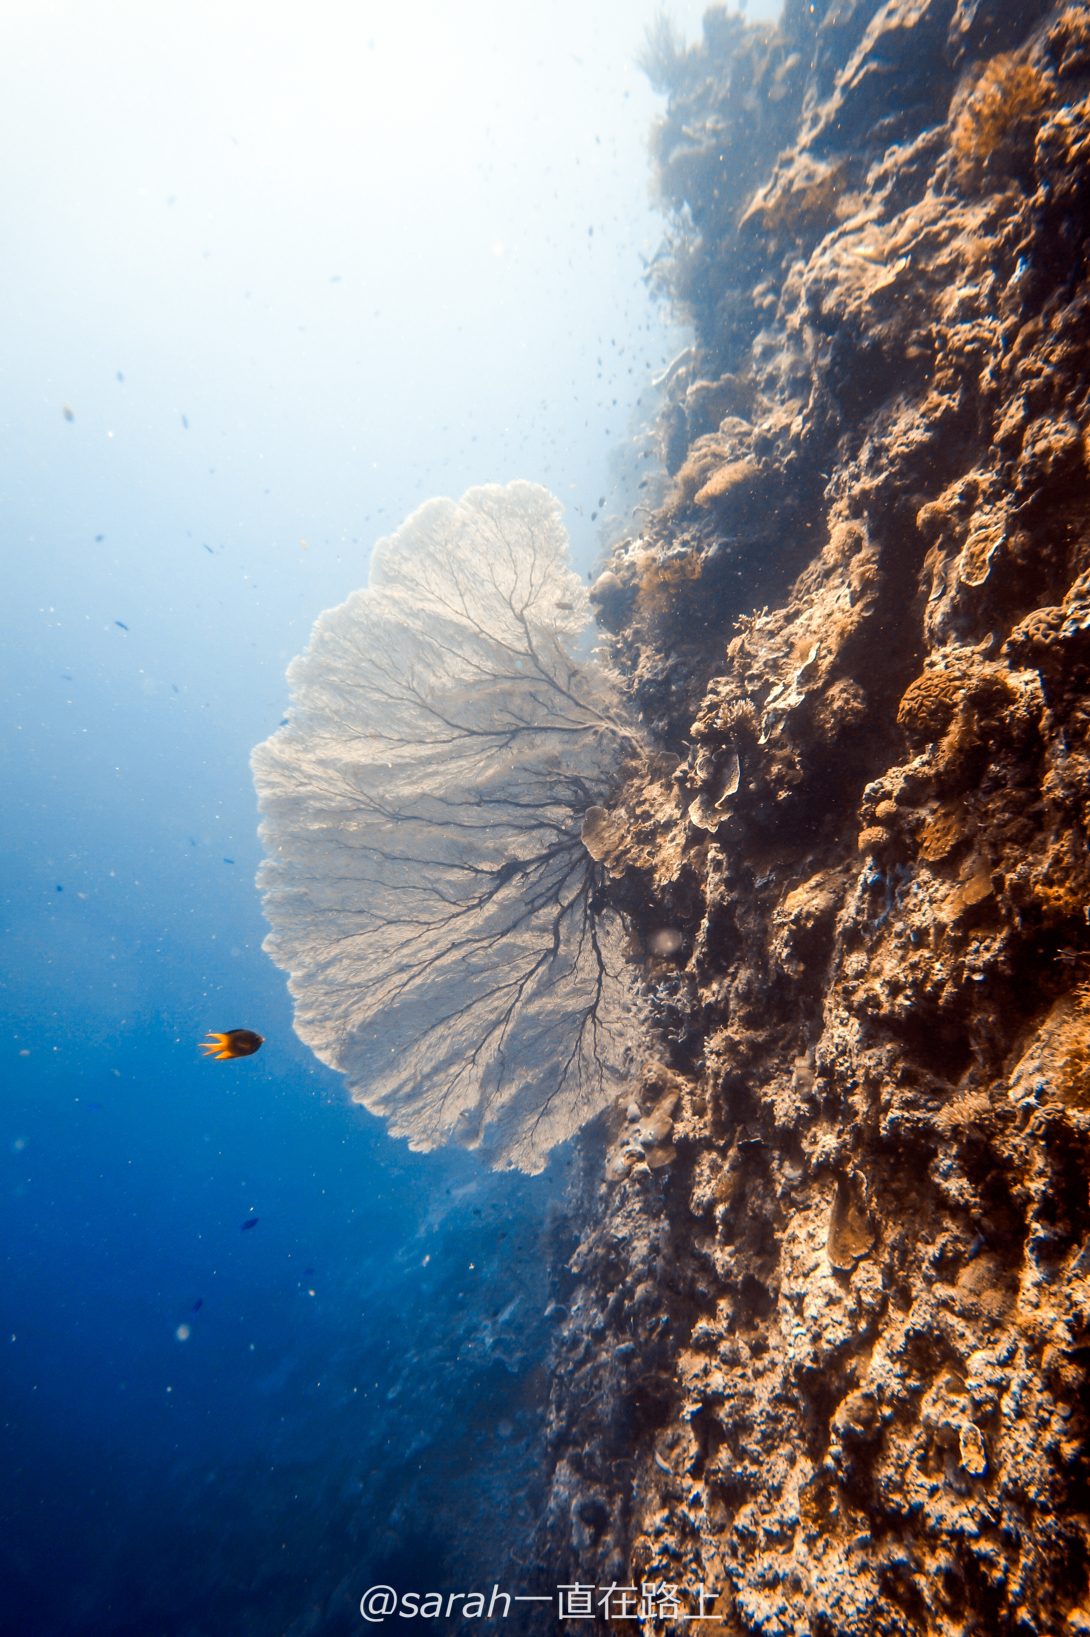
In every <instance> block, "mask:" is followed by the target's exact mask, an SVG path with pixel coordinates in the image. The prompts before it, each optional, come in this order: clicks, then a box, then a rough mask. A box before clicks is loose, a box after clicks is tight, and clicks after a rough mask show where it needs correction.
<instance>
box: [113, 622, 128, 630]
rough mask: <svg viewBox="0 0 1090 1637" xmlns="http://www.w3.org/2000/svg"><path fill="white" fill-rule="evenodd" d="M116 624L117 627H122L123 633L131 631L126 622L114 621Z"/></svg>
mask: <svg viewBox="0 0 1090 1637" xmlns="http://www.w3.org/2000/svg"><path fill="white" fill-rule="evenodd" d="M114 624H115V625H120V627H121V629H122V630H123V631H127V630H128V629H129V628H128V626H127V625H126V624H125V621H124V620H114Z"/></svg>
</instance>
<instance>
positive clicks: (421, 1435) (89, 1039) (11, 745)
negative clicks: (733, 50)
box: [0, 0, 699, 1637]
mask: <svg viewBox="0 0 1090 1637" xmlns="http://www.w3.org/2000/svg"><path fill="white" fill-rule="evenodd" d="M692 9H693V11H694V12H698V10H699V8H698V7H693V8H692ZM646 20H647V19H646V18H644V17H642V16H637V15H635V14H634V13H633V12H632V9H631V8H630V7H628V6H626V5H623V4H621V3H620V0H616V3H614V0H610V3H609V4H603V5H602V6H600V7H597V8H592V10H591V14H589V15H588V13H587V9H586V8H581V7H579V6H578V5H576V4H570V5H560V6H555V7H550V8H547V9H545V10H542V11H540V12H537V13H528V14H526V17H525V19H524V20H523V21H522V22H521V23H520V26H519V27H520V31H521V32H520V31H518V30H513V28H512V26H511V16H510V13H509V9H508V8H504V7H500V6H498V5H492V4H487V5H486V4H480V5H475V6H474V7H471V8H468V10H458V11H457V15H456V16H455V15H454V11H453V10H452V8H449V7H443V6H438V5H427V4H419V5H416V6H410V7H403V8H398V10H397V12H396V13H395V12H394V11H393V10H392V9H389V8H377V7H369V8H348V7H344V6H340V5H336V4H326V5H323V6H319V7H317V8H310V9H308V12H307V16H306V18H305V19H304V17H303V14H302V12H296V11H295V10H293V9H291V8H289V9H286V10H285V11H284V12H283V13H278V14H277V24H276V27H268V28H265V27H263V28H262V29H261V30H258V31H255V29H254V26H253V18H252V15H251V13H250V12H249V11H248V9H247V8H245V7H241V6H238V7H235V6H228V7H218V6H213V5H211V4H207V5H202V4H197V5H194V6H193V7H189V8H186V10H185V11H184V13H183V12H181V11H176V12H162V13H161V12H159V11H156V12H155V13H152V12H150V11H148V10H147V9H145V8H142V7H135V6H124V5H123V6H119V7H117V8H115V9H114V10H112V11H111V12H109V13H108V14H95V15H94V16H92V15H91V14H90V13H88V12H87V11H86V10H85V9H84V8H81V7H79V6H78V5H76V4H75V3H74V0H67V3H63V0H62V3H60V4H58V5H57V6H55V7H53V8H50V10H49V11H48V12H46V11H44V10H42V9H41V8H30V9H29V10H28V11H26V12H25V13H23V14H22V15H21V16H20V17H19V18H13V19H10V20H9V25H8V36H9V38H8V50H7V52H6V60H5V66H4V69H3V71H2V72H3V95H2V96H0V110H2V111H0V126H2V127H3V138H4V151H5V152H6V153H7V154H8V156H9V160H8V163H7V165H6V166H5V167H4V170H3V172H2V174H0V217H2V219H3V220H4V221H5V224H6V227H7V230H8V239H9V250H8V252H7V254H6V262H5V272H4V275H3V277H4V285H5V294H6V303H5V305H6V308H7V311H8V313H9V318H10V323H9V331H8V344H7V346H6V348H5V358H4V361H3V363H2V365H0V425H2V430H3V438H2V450H3V452H2V455H0V493H2V495H3V537H4V560H5V571H4V580H5V596H4V601H3V607H2V609H0V686H2V691H3V699H4V709H3V712H2V719H0V756H2V764H0V824H2V830H3V838H4V842H3V861H4V869H3V887H2V905H0V907H2V912H3V950H4V954H3V970H2V974H0V983H2V987H0V1165H2V1168H3V1169H2V1172H0V1244H2V1247H3V1251H2V1255H3V1281H2V1288H3V1317H2V1324H3V1331H2V1340H0V1359H2V1363H0V1370H2V1405H3V1412H2V1417H0V1421H2V1425H0V1439H2V1442H0V1516H2V1530H0V1566H2V1574H3V1588H4V1589H3V1613H2V1615H0V1626H2V1628H3V1630H4V1631H5V1632H11V1633H13V1634H16V1633H17V1634H19V1637H23V1634H26V1637H31V1634H33V1637H76V1634H80V1637H83V1634H88V1637H89V1634H95V1637H98V1634H107V1633H108V1634H123V1633H124V1634H128V1633H133V1634H137V1633H139V1634H140V1637H149V1634H151V1633H170V1634H174V1633H178V1634H181V1633H186V1634H191V1633H200V1634H207V1637H219V1634H220V1633H227V1632H231V1633H249V1632H253V1633H255V1634H256V1633H260V1634H265V1633H270V1632H299V1633H302V1632H304V1631H306V1632H310V1631H323V1632H324V1631H331V1632H332V1631H339V1630H342V1629H344V1630H348V1629H353V1630H356V1629H359V1628H360V1625H361V1622H360V1619H359V1614H358V1611H357V1604H358V1600H359V1596H360V1593H361V1592H362V1590H363V1589H364V1587H365V1586H366V1584H367V1583H368V1578H369V1577H370V1578H375V1577H378V1578H389V1579H393V1580H394V1581H395V1582H397V1583H398V1584H410V1583H411V1582H412V1581H413V1578H414V1577H416V1579H417V1581H418V1582H419V1583H422V1589H426V1588H427V1586H428V1585H429V1584H435V1585H438V1586H442V1585H443V1584H444V1575H445V1574H446V1573H447V1572H448V1569H449V1572H450V1573H455V1572H457V1573H459V1574H461V1573H465V1572H468V1571H467V1559H466V1557H465V1551H466V1546H465V1542H466V1539H467V1537H468V1536H469V1535H471V1533H472V1527H473V1519H474V1517H476V1516H478V1515H480V1516H484V1515H486V1514H487V1515H494V1514H495V1512H496V1509H497V1507H504V1506H508V1507H509V1506H512V1505H515V1504H517V1503H518V1498H519V1497H520V1496H521V1497H523V1499H524V1501H525V1504H526V1505H527V1506H529V1505H530V1504H531V1502H532V1493H531V1492H532V1485H533V1473H532V1472H531V1471H529V1470H528V1468H527V1461H528V1459H529V1456H528V1452H529V1450H530V1449H531V1447H532V1438H533V1434H534V1430H535V1428H536V1427H537V1426H538V1425H539V1422H540V1416H541V1414H542V1408H543V1392H544V1386H543V1380H542V1365H543V1362H544V1358H545V1355H546V1350H547V1335H546V1327H545V1323H544V1320H543V1317H542V1309H543V1305H544V1300H543V1285H542V1277H543V1276H542V1267H543V1249H542V1235H543V1234H545V1233H547V1232H550V1231H554V1230H556V1231H562V1230H560V1229H557V1223H561V1224H562V1221H563V1214H562V1204H561V1201H562V1199H563V1195H564V1189H565V1180H566V1175H567V1173H566V1168H565V1161H564V1159H563V1157H561V1158H560V1159H559V1160H558V1162H557V1164H556V1165H555V1166H554V1167H553V1168H552V1169H551V1170H550V1171H548V1172H546V1173H545V1174H544V1175H543V1176H542V1177H539V1178H535V1179H532V1180H530V1181H527V1180H526V1179H522V1178H518V1177H511V1176H504V1177H499V1178H496V1177H491V1176H489V1175H488V1174H486V1173H484V1172H482V1170H481V1169H480V1167H479V1165H478V1164H477V1162H476V1161H475V1159H474V1158H473V1156H472V1155H464V1154H460V1153H453V1154H445V1155H415V1154H411V1153H409V1152H408V1150H407V1149H406V1147H405V1145H404V1144H402V1143H395V1142H392V1141H391V1140H390V1139H389V1138H388V1137H387V1136H386V1135H385V1132H384V1130H383V1129H382V1128H381V1126H380V1125H379V1124H378V1122H377V1121H375V1120H373V1119H371V1118H370V1117H369V1116H367V1115H366V1114H364V1113H363V1112H362V1111H361V1110H359V1109H355V1108H352V1107H351V1106H349V1105H348V1104H347V1103H346V1100H345V1097H344V1093H343V1090H342V1088H341V1084H340V1081H339V1079H338V1077H337V1076H335V1075H333V1074H332V1073H330V1072H329V1071H327V1070H325V1069H323V1068H322V1067H321V1065H319V1064H318V1063H316V1062H315V1060H314V1059H313V1058H312V1056H311V1055H310V1053H309V1052H308V1051H307V1050H306V1049H305V1048H303V1046H302V1045H301V1044H300V1043H299V1042H298V1040H297V1039H296V1038H295V1036H294V1034H293V1033H292V1028H291V1005H290V1000H289V997H288V995H287V994H286V991H285V986H284V982H283V977H282V974H280V973H279V972H278V971H277V970H276V969H275V968H274V967H273V966H272V964H271V962H270V961H269V960H268V959H267V958H266V957H265V956H264V955H263V954H262V951H261V942H262V938H263V936H264V931H265V927H264V923H263V921H262V917H261V910H260V904H259V902H258V898H257V894H256V891H255V887H254V875H255V871H256V868H257V865H258V863H259V860H260V857H261V849H260V844H259V841H258V838H257V833H256V827H257V814H256V808H255V801H254V795H253V790H252V786H251V782H250V776H249V769H248V758H249V752H250V750H251V748H252V746H253V745H254V744H256V743H257V742H258V741H259V740H261V739H264V738H265V737H267V736H268V734H269V733H270V732H271V731H272V730H273V729H274V728H275V727H276V725H277V723H278V721H279V720H280V719H281V717H282V715H283V712H284V710H285V708H286V705H287V698H288V695H287V688H286V684H285V682H284V679H283V673H284V669H285V666H286V664H287V663H288V661H289V660H290V659H291V657H292V656H293V655H294V654H295V653H297V652H299V651H300V649H301V647H302V646H303V645H304V644H305V641H306V637H307V633H308V631H309V629H310V625H311V623H312V622H313V619H314V618H315V617H316V615H317V614H318V613H319V612H320V611H321V610H322V609H323V608H325V607H328V606H331V605H332V604H334V603H336V602H339V601H341V600H342V599H343V598H344V596H345V595H346V594H347V592H348V591H350V590H351V589H353V588H354V587H356V586H358V585H361V584H364V583H366V574H367V563H368V557H369V553H370V548H371V546H372V544H373V543H374V541H375V539H377V538H378V537H379V536H380V535H381V534H382V533H383V532H385V531H386V530H388V529H391V528H393V527H395V526H396V525H397V523H398V522H400V520H401V518H402V517H403V516H405V515H406V514H407V513H408V512H410V511H411V510H412V509H413V507H414V506H416V505H417V504H419V503H420V502H421V501H422V500H423V499H425V498H427V496H429V495H430V494H433V493H448V494H453V495H458V494H459V493H461V491H462V490H463V489H464V488H465V487H467V486H468V485H470V484H472V483H478V482H486V481H496V482H506V481H509V480H510V479H511V478H514V477H527V478H530V479H533V480H535V481H539V482H542V483H544V484H546V485H547V486H549V487H551V488H553V489H554V490H555V491H556V492H557V493H558V494H559V495H560V497H561V498H562V499H563V500H564V502H565V505H566V507H567V508H568V510H567V523H568V526H569V531H570V533H571V536H572V541H573V550H574V554H575V560H576V565H577V567H578V568H579V569H580V572H585V571H586V569H587V568H588V567H589V566H590V564H591V562H592V561H593V558H594V555H595V552H596V551H597V549H598V547H599V544H600V530H601V529H602V527H603V525H604V524H605V523H606V521H607V519H609V518H610V517H611V518H612V525H611V526H613V527H616V526H619V524H620V523H621V522H623V520H624V517H625V515H626V511H625V508H626V507H627V506H628V505H629V503H630V500H631V496H629V495H627V494H626V493H625V492H624V484H623V481H622V480H621V477H619V476H618V473H622V475H623V462H622V463H621V466H617V465H616V464H614V465H612V466H611V464H610V460H611V457H612V456H614V455H615V452H616V450H617V448H618V440H620V442H621V444H622V445H623V443H624V440H625V438H626V437H627V436H628V435H629V432H630V430H631V429H632V428H633V427H635V426H637V425H639V424H640V423H641V421H642V420H643V419H644V418H645V417H646V414H647V408H648V406H647V405H646V404H644V403H643V402H642V398H641V394H642V393H644V392H645V391H646V387H647V381H648V378H649V375H650V374H651V373H653V372H654V370H655V369H658V368H660V367H661V365H662V363H663V361H664V360H665V359H666V358H667V357H668V356H670V355H671V353H672V351H673V350H676V347H677V344H678V337H677V336H676V335H675V334H674V333H673V332H672V331H671V330H670V329H669V326H668V324H666V323H665V321H664V319H663V316H662V315H661V314H658V313H656V312H655V311H654V310H653V309H652V308H651V306H650V305H649V302H648V298H647V295H646V291H645V289H644V286H643V285H642V283H641V274H642V270H643V266H644V265H645V263H646V261H647V259H648V258H649V257H650V255H651V254H653V251H654V247H655V244H656V243H657V237H658V233H659V223H658V221H657V218H656V217H655V215H654V212H653V210H652V207H651V204H650V201H649V199H648V195H647V166H646V151H645V142H646V130H647V126H648V122H649V120H650V118H651V117H652V116H653V114H654V113H655V111H656V109H657V107H658V106H659V103H658V101H657V100H656V98H655V97H654V96H653V95H652V93H651V91H650V88H649V87H648V86H647V85H646V82H645V81H644V80H643V79H642V77H641V76H640V75H639V73H638V71H637V70H636V68H635V66H634V62H633V59H634V56H635V54H636V52H637V51H638V49H639V45H640V42H641V38H642V32H643V26H644V23H645V21H646ZM236 1027H245V1028H251V1029H256V1030H258V1031H259V1032H260V1033H261V1034H262V1035H264V1036H265V1045H264V1047H263V1048H262V1050H261V1051H260V1052H259V1053H258V1054H257V1055H256V1056H254V1057H251V1058H247V1059H242V1060H239V1061H234V1062H222V1063H220V1062H208V1061H205V1060H204V1059H203V1058H202V1057H201V1056H200V1053H199V1050H198V1043H199V1042H200V1040H201V1039H202V1037H203V1036H204V1035H205V1033H206V1032H207V1031H208V1030H226V1029H231V1028H236ZM254 1219H256V1226H246V1224H248V1223H251V1222H252V1221H253V1220H254ZM474 1508H477V1509H478V1510H477V1512H476V1513H475V1512H474ZM452 1518H460V1519H461V1523H460V1525H459V1526H458V1528H453V1527H452V1525H451V1519H452ZM459 1528H460V1531H461V1532H460V1533H459ZM456 1546H457V1551H458V1552H460V1553H461V1554H462V1555H461V1556H460V1557H458V1558H457V1561H456V1563H454V1564H453V1565H452V1563H451V1560H450V1554H451V1553H452V1552H453V1551H454V1550H455V1547H456ZM479 1568H480V1572H481V1576H482V1579H484V1577H485V1576H486V1575H487V1574H489V1573H492V1574H494V1575H495V1576H496V1577H500V1576H501V1575H502V1571H503V1565H493V1564H491V1563H483V1562H482V1563H481V1564H480V1565H479Z"/></svg>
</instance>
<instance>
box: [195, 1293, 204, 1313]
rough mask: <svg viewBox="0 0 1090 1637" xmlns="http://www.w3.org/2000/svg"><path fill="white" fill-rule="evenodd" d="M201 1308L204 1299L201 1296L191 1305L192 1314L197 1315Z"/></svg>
mask: <svg viewBox="0 0 1090 1637" xmlns="http://www.w3.org/2000/svg"><path fill="white" fill-rule="evenodd" d="M203 1306H204V1297H203V1296H198V1297H197V1300H196V1301H195V1302H194V1303H193V1312H194V1313H199V1312H200V1310H201V1308H202V1307H203Z"/></svg>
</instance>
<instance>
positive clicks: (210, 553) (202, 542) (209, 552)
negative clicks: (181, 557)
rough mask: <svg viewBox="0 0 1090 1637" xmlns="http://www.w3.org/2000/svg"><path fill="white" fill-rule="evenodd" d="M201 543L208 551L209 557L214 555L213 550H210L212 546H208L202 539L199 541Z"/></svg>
mask: <svg viewBox="0 0 1090 1637" xmlns="http://www.w3.org/2000/svg"><path fill="white" fill-rule="evenodd" d="M201 545H202V546H204V549H205V551H206V552H207V553H208V555H209V557H214V556H215V555H216V554H215V552H214V551H213V550H212V547H211V546H209V545H205V542H204V541H203V540H202V541H201Z"/></svg>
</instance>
